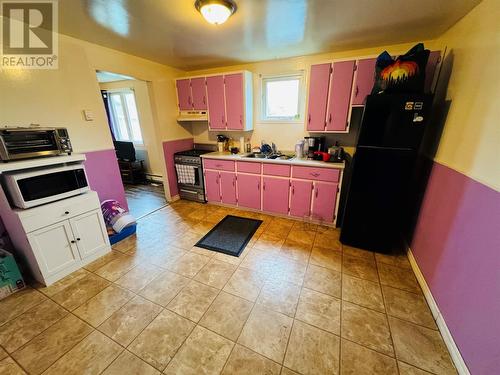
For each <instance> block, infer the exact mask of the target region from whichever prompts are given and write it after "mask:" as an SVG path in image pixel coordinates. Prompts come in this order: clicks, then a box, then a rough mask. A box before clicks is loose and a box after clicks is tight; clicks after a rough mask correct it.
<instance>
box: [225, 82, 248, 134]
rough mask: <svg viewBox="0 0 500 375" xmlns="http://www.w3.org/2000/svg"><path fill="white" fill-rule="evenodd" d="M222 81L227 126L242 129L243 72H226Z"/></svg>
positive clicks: (232, 128) (231, 128)
mask: <svg viewBox="0 0 500 375" xmlns="http://www.w3.org/2000/svg"><path fill="white" fill-rule="evenodd" d="M224 82H225V83H224V85H225V96H226V114H227V119H226V121H227V128H228V129H230V130H243V105H244V104H243V103H244V98H243V73H237V74H228V75H226V76H224ZM249 110H251V109H249Z"/></svg>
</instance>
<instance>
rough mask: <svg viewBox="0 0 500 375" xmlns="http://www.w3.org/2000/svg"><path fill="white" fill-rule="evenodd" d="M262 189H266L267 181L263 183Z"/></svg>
mask: <svg viewBox="0 0 500 375" xmlns="http://www.w3.org/2000/svg"><path fill="white" fill-rule="evenodd" d="M262 190H266V183H265V182H264V183H263V184H262Z"/></svg>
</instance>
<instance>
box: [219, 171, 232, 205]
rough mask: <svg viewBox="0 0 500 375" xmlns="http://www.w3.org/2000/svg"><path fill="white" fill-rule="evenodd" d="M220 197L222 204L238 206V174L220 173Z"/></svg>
mask: <svg viewBox="0 0 500 375" xmlns="http://www.w3.org/2000/svg"><path fill="white" fill-rule="evenodd" d="M220 196H221V201H222V203H226V204H236V173H233V172H220Z"/></svg>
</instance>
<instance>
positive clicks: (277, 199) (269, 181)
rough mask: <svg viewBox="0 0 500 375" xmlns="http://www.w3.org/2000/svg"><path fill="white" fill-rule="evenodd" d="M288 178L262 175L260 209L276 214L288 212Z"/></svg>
mask: <svg viewBox="0 0 500 375" xmlns="http://www.w3.org/2000/svg"><path fill="white" fill-rule="evenodd" d="M289 188H290V182H289V180H288V179H284V178H275V177H262V209H263V210H264V211H268V212H274V213H277V214H282V215H286V214H288V190H289Z"/></svg>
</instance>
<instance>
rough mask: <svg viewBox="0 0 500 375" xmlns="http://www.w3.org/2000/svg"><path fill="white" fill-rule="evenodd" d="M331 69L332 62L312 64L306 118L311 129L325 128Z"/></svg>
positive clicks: (308, 128)
mask: <svg viewBox="0 0 500 375" xmlns="http://www.w3.org/2000/svg"><path fill="white" fill-rule="evenodd" d="M330 71H331V64H319V65H313V66H311V77H310V82H309V102H308V107H307V108H308V110H307V118H306V121H307V130H309V131H324V130H325V118H326V103H327V99H328V84H329V81H330Z"/></svg>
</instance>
